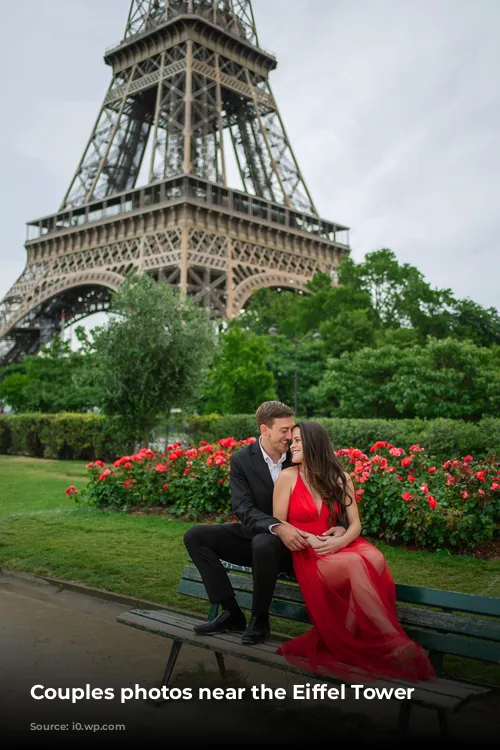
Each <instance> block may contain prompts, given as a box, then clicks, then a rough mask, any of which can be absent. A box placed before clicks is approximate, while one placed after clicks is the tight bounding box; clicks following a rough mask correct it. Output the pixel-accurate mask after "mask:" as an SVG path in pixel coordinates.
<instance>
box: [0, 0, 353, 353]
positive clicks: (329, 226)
mask: <svg viewBox="0 0 500 750" xmlns="http://www.w3.org/2000/svg"><path fill="white" fill-rule="evenodd" d="M104 60H105V62H106V64H108V65H109V66H110V67H111V69H112V71H113V75H112V79H111V84H110V86H109V89H108V91H107V93H106V95H105V97H104V101H103V104H102V107H101V109H100V112H99V114H98V117H97V119H96V122H95V126H94V129H93V131H92V134H91V136H90V139H89V141H88V144H87V146H86V148H85V151H84V152H83V156H82V158H81V161H80V163H79V164H78V167H77V170H76V172H75V175H74V177H73V179H72V181H71V184H70V186H69V189H68V191H67V193H66V195H65V196H64V200H63V201H62V204H61V207H60V209H59V211H58V212H57V213H55V214H53V215H51V216H45V217H43V218H41V219H37V220H35V221H31V222H29V223H28V225H27V230H28V233H27V241H26V244H25V247H26V251H27V263H26V268H25V269H24V271H23V273H22V274H21V276H20V277H19V279H18V280H17V281H16V283H15V284H14V285H13V287H12V288H11V289H10V291H9V292H8V294H7V295H6V296H5V298H4V299H3V300H2V302H1V303H0V363H1V364H7V363H10V362H14V361H16V360H18V359H19V358H20V357H22V356H23V355H25V354H27V353H35V352H37V351H38V350H39V348H40V347H41V346H42V345H44V344H45V343H47V342H48V341H50V338H51V337H52V336H53V334H54V333H58V332H60V331H61V328H62V327H64V326H65V325H67V324H68V323H74V322H76V321H78V320H80V319H82V318H84V317H86V316H88V315H90V314H92V313H94V312H97V311H100V310H106V309H108V307H109V303H110V296H111V293H112V292H113V291H116V290H117V289H119V287H120V285H121V284H122V282H123V280H124V278H125V276H126V275H127V274H128V273H130V272H131V271H132V270H134V269H135V270H136V272H139V273H149V274H151V275H152V276H154V278H155V279H157V281H158V282H164V283H169V284H172V285H174V286H176V287H177V288H179V289H180V291H181V293H183V294H190V295H193V296H194V297H195V298H197V299H198V300H199V301H200V302H201V303H202V304H203V305H204V306H206V307H208V308H209V309H210V314H211V315H212V316H225V317H229V318H230V317H232V316H235V315H238V314H239V312H240V311H241V310H242V309H243V308H244V306H245V304H246V303H247V301H248V300H249V298H250V297H251V295H252V293H253V292H255V291H256V290H257V289H261V288H265V287H281V288H284V289H295V290H305V289H306V283H307V282H308V281H309V280H310V279H311V278H312V277H313V276H314V274H315V272H316V271H317V270H322V271H324V272H327V273H329V274H330V275H331V277H332V283H335V282H336V269H337V267H338V264H339V262H340V260H341V258H342V256H343V255H344V254H346V253H348V252H349V245H348V241H349V240H348V228H347V227H344V226H340V225H339V224H336V223H333V222H331V221H324V220H323V219H321V218H320V217H319V215H318V212H317V210H316V207H315V205H314V203H313V200H312V198H311V195H310V193H309V191H308V189H307V186H306V183H305V181H304V178H303V176H302V173H301V171H300V169H299V165H298V163H297V160H296V158H295V156H294V153H293V151H292V148H291V146H290V143H289V140H288V137H287V134H286V132H285V128H284V125H283V122H282V119H281V117H280V113H279V110H278V106H277V104H276V101H275V99H274V96H273V93H272V91H271V87H270V85H269V74H270V72H271V71H272V70H274V69H275V68H276V65H277V62H276V59H275V57H274V56H273V55H271V54H270V53H269V52H266V51H265V50H264V49H262V48H261V47H260V46H259V40H258V37H257V30H256V26H255V21H254V16H253V10H252V5H251V2H250V0H133V2H132V3H131V7H130V12H129V15H128V20H127V25H126V29H125V36H124V38H123V40H122V41H121V42H120V44H118V45H117V46H115V47H113V48H111V49H108V50H107V51H106V53H105V56H104ZM230 159H232V162H231V161H230ZM231 165H232V167H233V171H234V173H235V175H237V173H238V172H239V176H240V178H241V183H242V186H243V190H238V189H231V188H230V187H229V186H228V170H229V169H230V168H231ZM139 172H141V175H147V176H146V177H143V179H144V181H145V184H143V185H142V186H141V185H140V186H137V184H136V183H137V182H138V177H139Z"/></svg>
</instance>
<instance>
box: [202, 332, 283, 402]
mask: <svg viewBox="0 0 500 750" xmlns="http://www.w3.org/2000/svg"><path fill="white" fill-rule="evenodd" d="M269 339H270V337H269V336H268V337H265V336H259V335H257V334H256V333H253V332H251V331H245V330H243V329H242V328H239V327H235V328H230V329H229V330H228V331H227V332H226V333H223V334H221V337H220V341H219V346H218V348H217V351H216V353H215V356H214V358H213V361H212V363H211V366H210V369H209V370H208V372H207V374H206V376H205V379H204V383H203V386H202V388H201V390H200V396H201V398H200V407H201V410H202V411H204V412H205V413H209V412H217V413H218V414H248V413H251V412H253V411H255V410H256V408H257V407H258V406H259V404H260V403H261V402H262V401H270V400H273V399H275V398H276V390H275V380H274V375H273V373H272V372H271V370H270V369H269V367H268V366H267V363H266V360H267V358H268V357H269V354H270V349H269V347H270V343H269V341H268V340H269Z"/></svg>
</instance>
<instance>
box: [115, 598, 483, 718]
mask: <svg viewBox="0 0 500 750" xmlns="http://www.w3.org/2000/svg"><path fill="white" fill-rule="evenodd" d="M169 614H170V613H169V612H168V611H165V610H162V611H161V612H159V613H158V612H155V611H154V610H132V611H131V612H126V613H124V614H122V615H119V616H118V617H117V621H118V622H120V623H121V624H123V625H129V626H131V627H134V628H137V629H139V630H144V631H147V632H150V633H154V634H155V635H160V636H163V637H166V638H171V639H174V640H179V641H182V642H184V643H188V644H190V645H192V646H199V647H200V648H205V649H208V650H210V651H217V652H221V653H224V654H227V655H231V656H235V657H237V658H243V659H246V660H248V661H252V662H255V663H259V664H265V665H268V666H272V667H274V668H276V669H281V670H285V671H288V672H294V673H296V674H301V675H306V676H308V677H311V678H313V679H316V680H321V681H323V682H330V683H335V684H341V683H342V680H339V679H338V678H335V677H333V676H330V675H317V674H314V673H311V672H307V671H305V670H302V669H300V668H299V667H295V666H294V665H293V664H290V663H288V662H287V661H286V660H285V659H284V657H283V656H280V655H279V654H276V653H270V649H269V644H264V645H266V646H267V647H268V648H266V649H265V650H264V649H263V648H261V646H245V645H244V644H242V643H241V641H239V642H237V639H236V637H234V636H233V637H232V638H228V637H226V638H222V637H219V636H217V637H216V636H198V635H196V633H193V631H192V629H191V628H192V618H186V617H184V616H183V615H178V614H177V613H175V615H174V617H173V619H172V620H171V621H169ZM366 684H367V686H370V687H371V686H372V684H371V683H366ZM395 684H398V685H399V686H403V685H406V683H401V682H400V681H397V682H394V681H391V680H387V681H382V680H380V681H378V682H376V683H374V684H373V687H379V688H381V687H386V688H390V687H394V686H395ZM437 684H439V683H419V684H418V685H415V692H414V693H413V695H412V700H413V701H414V702H416V703H419V704H420V705H426V706H432V707H434V708H442V709H445V710H447V711H456V710H458V708H459V707H460V706H461V705H462V704H463V702H464V700H465V698H464V696H463V694H462V696H460V697H457V696H450V695H446V694H443V693H442V692H438V691H436V690H434V689H433V688H434V687H436V685H437ZM406 686H407V687H413V685H411V684H409V685H406ZM475 694H476V693H475V691H474V690H472V691H471V693H470V696H468V697H471V696H473V695H475Z"/></svg>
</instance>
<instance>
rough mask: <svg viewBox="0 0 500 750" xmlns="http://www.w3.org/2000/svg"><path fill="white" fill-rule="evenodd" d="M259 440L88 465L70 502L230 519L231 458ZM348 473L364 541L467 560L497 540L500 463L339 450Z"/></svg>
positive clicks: (390, 450) (146, 452)
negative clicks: (467, 554)
mask: <svg viewBox="0 0 500 750" xmlns="http://www.w3.org/2000/svg"><path fill="white" fill-rule="evenodd" d="M253 442H255V438H253V437H252V438H248V440H235V439H234V438H232V437H229V438H223V439H222V440H218V441H217V442H216V443H214V444H210V443H207V442H205V441H201V442H200V444H199V445H198V446H196V447H189V448H187V449H184V448H183V447H182V445H181V443H174V444H172V445H169V446H168V447H167V450H166V451H165V452H164V453H158V452H155V451H153V450H151V449H149V448H142V449H141V450H140V451H139V452H138V453H135V454H134V455H130V456H122V457H121V458H119V459H118V460H117V461H115V462H114V464H113V465H112V466H108V467H106V466H105V464H104V463H103V462H102V461H95V462H93V463H90V464H88V466H87V468H88V470H89V474H90V481H89V483H88V484H87V486H86V487H85V488H84V489H83V490H81V491H79V490H78V489H77V488H76V487H75V486H74V485H71V487H68V489H67V490H66V495H67V496H68V497H73V498H74V499H75V500H76V502H78V503H82V504H85V505H93V506H96V507H99V508H115V509H122V510H131V509H132V508H145V507H158V506H160V507H161V506H163V507H165V508H167V509H168V512H169V513H170V514H171V515H173V516H183V517H187V518H188V519H190V520H196V521H201V520H203V519H206V518H210V517H213V516H216V517H219V518H224V519H225V520H227V519H228V518H230V517H231V515H232V509H231V494H230V488H229V462H230V459H231V455H232V454H233V453H234V452H235V451H236V450H239V449H240V448H241V447H242V446H244V445H248V444H249V443H253ZM336 455H337V457H338V458H339V459H340V461H342V463H343V465H344V466H345V468H346V471H347V472H348V473H349V474H350V476H351V478H352V481H353V484H354V488H355V492H356V500H357V502H358V503H360V515H361V520H362V524H363V534H364V535H366V536H369V537H372V538H379V539H383V540H385V541H388V542H393V543H401V544H407V545H414V546H417V547H421V548H428V549H438V548H447V549H450V550H453V551H455V552H468V551H472V550H475V549H477V547H478V545H479V544H481V543H483V542H486V541H490V540H492V539H494V538H495V536H496V535H497V534H498V528H499V523H498V522H499V517H500V461H499V460H498V458H495V457H490V458H485V459H484V458H483V459H480V460H475V459H474V458H473V457H472V456H465V457H463V458H460V459H455V460H448V461H445V462H444V463H441V462H440V461H437V460H433V459H432V457H431V456H429V455H428V454H427V452H426V451H425V449H424V448H423V447H421V446H419V445H412V446H411V447H410V448H409V450H408V451H406V450H404V449H403V448H399V447H395V446H393V445H391V444H390V443H387V442H384V441H377V442H376V443H375V444H374V445H373V446H372V447H371V448H370V451H369V455H366V454H364V453H362V452H361V451H360V450H358V449H357V448H346V449H341V450H338V451H336Z"/></svg>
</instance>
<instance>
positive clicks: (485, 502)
mask: <svg viewBox="0 0 500 750" xmlns="http://www.w3.org/2000/svg"><path fill="white" fill-rule="evenodd" d="M337 456H338V457H339V458H340V459H341V460H343V461H344V463H345V465H346V467H347V470H348V471H349V473H350V475H351V478H352V480H353V483H354V487H355V489H356V494H357V496H358V502H361V503H362V504H361V506H360V515H361V519H362V523H363V533H364V534H366V535H367V536H372V537H376V538H379V539H384V540H386V541H388V542H396V543H402V544H408V545H415V546H417V547H421V548H428V549H438V548H447V549H450V550H453V551H455V552H467V551H470V550H474V549H477V546H478V545H479V544H481V543H484V542H486V541H490V540H492V539H494V538H495V536H496V535H498V528H499V520H500V460H499V459H498V458H495V457H489V458H482V459H479V460H475V459H474V458H473V457H472V456H465V457H463V458H461V459H455V460H448V461H445V462H438V461H436V460H433V459H432V457H431V456H429V455H428V454H427V452H426V451H425V449H424V448H423V447H421V446H419V445H412V446H411V447H410V448H409V450H408V451H405V450H403V449H402V448H397V447H395V446H393V445H391V444H390V443H388V442H385V441H377V442H376V443H375V444H374V445H372V447H371V448H370V451H369V455H366V454H364V453H362V452H361V451H359V450H357V449H355V448H349V449H347V450H340V451H338V452H337ZM360 493H361V495H362V497H360V496H359V495H360Z"/></svg>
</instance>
